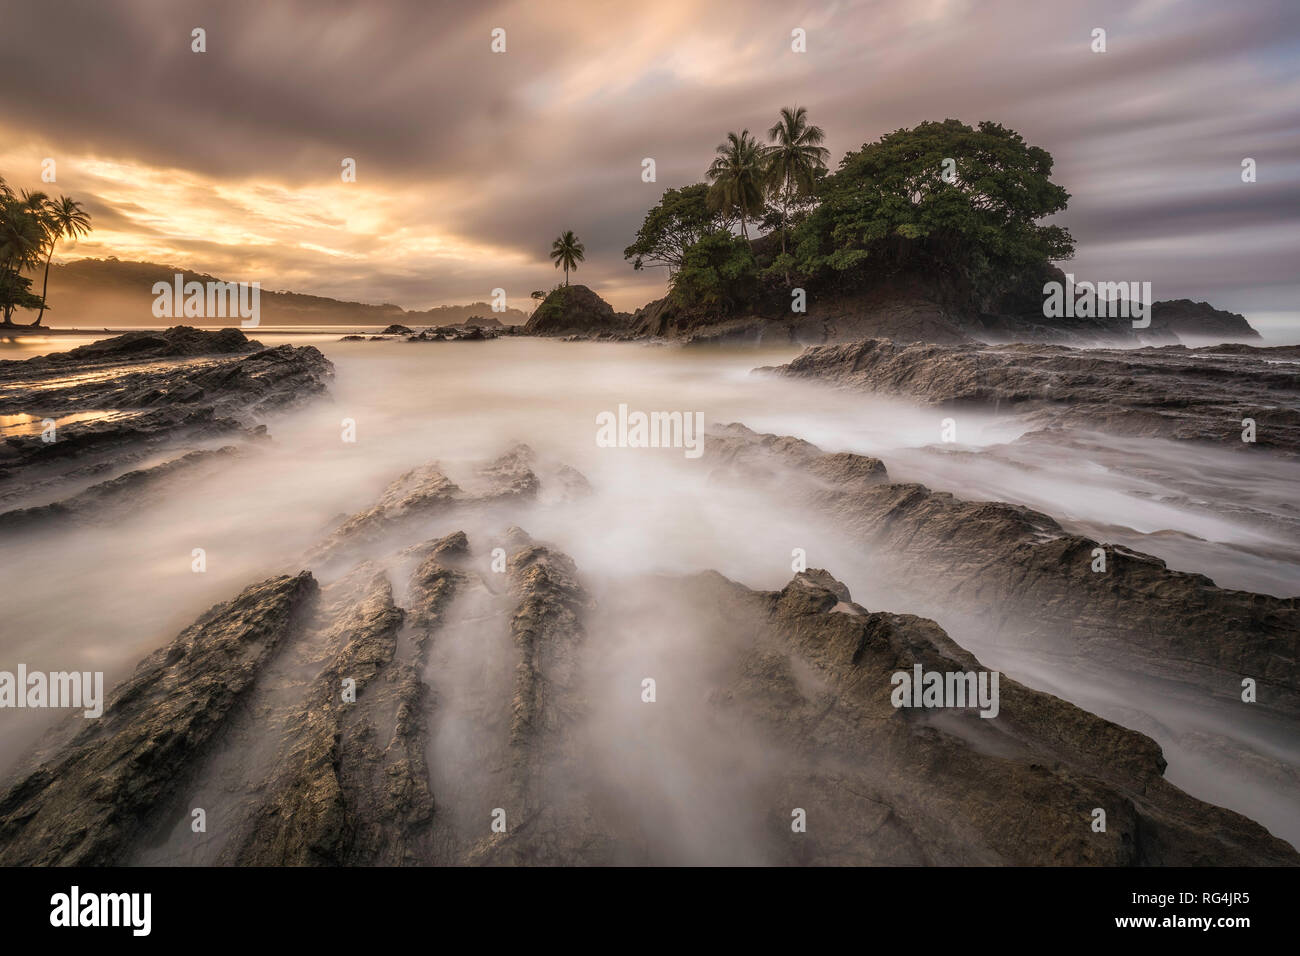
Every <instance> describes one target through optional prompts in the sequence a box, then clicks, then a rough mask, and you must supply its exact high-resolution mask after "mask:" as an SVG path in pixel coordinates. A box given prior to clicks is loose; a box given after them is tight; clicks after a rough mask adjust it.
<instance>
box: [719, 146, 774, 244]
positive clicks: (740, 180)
mask: <svg viewBox="0 0 1300 956" xmlns="http://www.w3.org/2000/svg"><path fill="white" fill-rule="evenodd" d="M707 176H708V178H709V182H710V183H712V184H713V185H712V186H710V187H709V194H708V203H709V208H710V209H714V210H721V211H724V212H727V213H731V214H734V215H737V216H739V217H740V234H741V235H742V236H744V237H745V238H746V239H748V238H749V231H748V230H747V229H746V227H745V222H746V220H747V219H748V218H750V217H751V216H755V215H757V214H758V213H759V212H760V211H761V210H762V208H763V186H764V182H765V176H764V164H763V153H762V149H761V147H759V145H758V141H757V140H756V139H754V137H752V136H750V135H749V130H747V129H746V130H742V131H741V132H740V135H736V134H735V133H728V134H727V140H726V142H724V143H719V144H718V156H717V158H716V159H714V160H713V165H711V166H710V167H709V171H708V173H707Z"/></svg>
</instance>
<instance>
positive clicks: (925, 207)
mask: <svg viewBox="0 0 1300 956" xmlns="http://www.w3.org/2000/svg"><path fill="white" fill-rule="evenodd" d="M945 160H952V161H953V162H952V163H951V164H946V163H945ZM945 170H947V171H948V176H947V177H946V178H945ZM1051 172H1052V156H1051V154H1050V153H1048V152H1047V151H1046V150H1044V149H1040V148H1039V147H1037V146H1030V145H1028V144H1026V143H1025V141H1024V139H1023V138H1022V137H1021V136H1020V134H1019V133H1017V132H1015V131H1014V130H1009V129H1006V128H1005V127H1003V126H1001V125H999V124H997V123H990V122H984V123H980V124H979V127H978V128H976V129H972V128H971V127H969V126H967V125H965V124H963V123H961V122H958V121H957V120H951V119H950V120H945V121H943V122H942V123H935V122H928V123H922V124H920V125H919V126H917V127H916V128H915V129H902V130H897V131H896V132H893V133H889V134H887V135H886V136H883V137H881V139H880V140H879V142H876V143H869V144H867V145H864V146H863V147H862V149H860V150H857V151H856V152H850V153H849V154H848V155H847V156H845V157H844V159H843V161H842V162H841V163H840V166H839V169H838V170H837V171H836V172H835V173H834V174H832V175H830V176H828V177H826V178H825V179H824V180H823V182H822V183H821V184H820V185H819V186H818V189H817V193H818V199H819V200H820V203H819V205H818V207H817V208H816V209H815V210H814V211H813V212H812V214H811V215H809V216H808V217H807V218H806V219H805V220H804V221H803V222H802V223H801V224H800V226H799V228H798V230H796V235H795V242H796V259H797V262H798V265H799V268H800V271H802V272H804V273H807V274H810V275H822V276H827V275H828V274H829V275H832V276H833V275H835V274H839V275H841V276H844V275H845V274H851V273H852V272H854V271H856V270H859V268H860V266H861V264H862V263H863V262H864V261H866V260H868V259H872V260H877V261H881V264H882V265H886V266H887V265H890V264H893V263H897V262H899V261H902V260H904V259H910V258H914V257H917V256H920V257H924V258H925V259H926V260H927V264H928V265H933V266H935V267H937V268H940V269H945V270H948V271H950V272H953V273H955V274H957V275H960V276H962V277H964V278H966V279H967V280H968V281H970V282H971V283H972V285H973V286H974V287H976V288H990V287H991V286H993V285H996V283H997V282H998V281H999V279H1000V277H1003V276H1005V275H1007V274H1008V273H1011V272H1014V271H1016V270H1018V269H1020V268H1023V267H1025V266H1027V265H1030V264H1034V263H1039V262H1044V261H1046V260H1049V259H1066V258H1069V257H1070V256H1071V255H1073V252H1074V244H1073V240H1072V239H1071V237H1070V234H1069V233H1068V232H1067V231H1066V230H1065V229H1063V228H1061V227H1059V226H1049V225H1040V224H1039V223H1038V220H1039V219H1041V218H1043V217H1044V216H1048V215H1051V214H1052V213H1055V212H1060V211H1061V210H1063V209H1064V208H1065V205H1066V202H1067V201H1068V200H1069V198H1070V197H1069V193H1067V192H1066V191H1065V189H1063V188H1062V187H1060V186H1058V185H1056V184H1055V183H1053V182H1051V180H1050V178H1049V177H1050V176H1051ZM949 180H951V181H949Z"/></svg>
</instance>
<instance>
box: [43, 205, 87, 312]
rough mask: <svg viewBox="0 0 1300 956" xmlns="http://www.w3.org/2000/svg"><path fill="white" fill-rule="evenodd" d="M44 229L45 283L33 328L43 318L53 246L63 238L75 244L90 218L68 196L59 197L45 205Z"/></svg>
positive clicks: (85, 231)
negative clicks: (45, 249) (46, 248)
mask: <svg viewBox="0 0 1300 956" xmlns="http://www.w3.org/2000/svg"><path fill="white" fill-rule="evenodd" d="M45 229H46V233H47V239H48V241H49V249H48V250H47V251H46V253H45V281H44V282H42V283H41V311H40V312H38V313H37V315H36V321H35V322H33V323H32V325H33V326H38V325H40V324H41V319H42V318H44V316H45V293H46V292H47V291H48V290H49V287H50V259H52V258H53V257H54V247H55V245H56V244H57V243H58V241H59V240H60V239H61V238H63V237H64V236H66V237H67V238H69V239H71V240H73V241H74V242H75V241H76V240H77V238H78V237H79V236H84V235H86V234H87V233H88V232H90V216H89V214H87V212H86V211H85V210H84V209H82V208H81V203H79V202H77V201H75V200H74V199H72V197H70V196H60V197H59V198H58V199H57V200H53V199H50V200H47V201H46V203H45Z"/></svg>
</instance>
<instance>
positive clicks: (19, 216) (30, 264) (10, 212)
mask: <svg viewBox="0 0 1300 956" xmlns="http://www.w3.org/2000/svg"><path fill="white" fill-rule="evenodd" d="M44 201H45V196H44V194H42V193H29V192H25V191H24V193H23V194H22V196H21V197H18V196H15V195H14V192H13V190H12V189H10V188H9V185H8V184H7V183H5V182H4V180H3V179H0V293H2V294H0V310H2V311H3V323H2V324H4V325H13V318H12V317H13V313H14V309H16V308H18V307H19V306H20V305H21V306H23V307H28V306H29V305H32V304H34V302H33V299H34V297H33V296H31V295H30V294H29V293H28V292H27V291H26V290H27V286H28V285H30V282H28V280H26V279H25V278H23V276H22V275H21V273H22V272H23V270H24V269H33V268H35V267H36V266H38V265H39V264H40V261H41V250H42V249H44V248H45V238H46V232H45V224H44V220H43V218H42V215H43V214H42V208H43V204H44Z"/></svg>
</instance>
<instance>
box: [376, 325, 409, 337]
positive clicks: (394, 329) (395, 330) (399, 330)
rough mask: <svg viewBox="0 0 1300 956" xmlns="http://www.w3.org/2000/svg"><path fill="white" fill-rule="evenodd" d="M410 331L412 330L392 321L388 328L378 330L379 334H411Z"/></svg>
mask: <svg viewBox="0 0 1300 956" xmlns="http://www.w3.org/2000/svg"><path fill="white" fill-rule="evenodd" d="M412 331H413V330H411V329H408V328H407V327H406V326H404V325H398V324H396V323H394V324H392V325H390V326H389V327H388V328H386V329H384V331H382V332H380V333H379V334H380V335H410V334H412Z"/></svg>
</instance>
